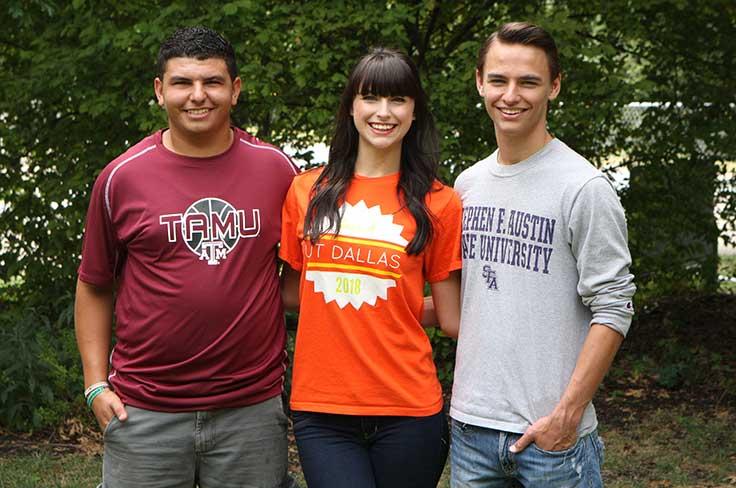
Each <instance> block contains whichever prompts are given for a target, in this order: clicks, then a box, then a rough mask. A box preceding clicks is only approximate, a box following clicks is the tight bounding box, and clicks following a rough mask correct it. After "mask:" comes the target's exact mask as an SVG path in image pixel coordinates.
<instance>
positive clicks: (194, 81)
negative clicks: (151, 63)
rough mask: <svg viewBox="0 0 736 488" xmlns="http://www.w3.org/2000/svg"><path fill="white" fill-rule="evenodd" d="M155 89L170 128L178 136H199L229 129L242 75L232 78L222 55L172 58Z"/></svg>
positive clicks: (155, 82)
mask: <svg viewBox="0 0 736 488" xmlns="http://www.w3.org/2000/svg"><path fill="white" fill-rule="evenodd" d="M154 90H155V92H156V98H157V99H158V104H159V105H161V106H162V107H163V108H165V109H166V113H167V115H168V117H169V129H171V130H172V132H176V134H177V135H178V136H179V137H182V138H193V139H199V138H201V136H203V135H216V134H218V133H219V132H220V131H226V130H229V128H230V108H231V107H234V106H235V104H236V103H237V102H238V96H239V95H240V78H239V77H238V78H235V79H234V80H231V79H230V75H229V73H228V71H227V65H226V64H225V61H224V60H223V59H219V58H208V59H195V58H171V59H169V60H168V61H167V63H166V71H165V72H164V75H163V80H162V79H160V78H156V79H155V80H154Z"/></svg>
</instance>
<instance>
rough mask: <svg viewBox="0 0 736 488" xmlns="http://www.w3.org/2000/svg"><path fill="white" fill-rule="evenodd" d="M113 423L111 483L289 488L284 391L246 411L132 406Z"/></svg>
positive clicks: (114, 486) (106, 483)
mask: <svg viewBox="0 0 736 488" xmlns="http://www.w3.org/2000/svg"><path fill="white" fill-rule="evenodd" d="M125 409H126V410H127V412H128V419H127V420H126V421H125V422H120V421H118V420H117V418H113V419H112V421H111V422H110V423H109V424H108V426H107V427H106V428H105V433H104V440H105V452H104V455H103V460H102V477H103V483H102V487H104V488H164V487H167V488H192V487H194V486H199V487H200V488H215V487H216V488H235V487H238V488H246V487H247V488H282V487H286V486H289V485H290V483H291V479H290V478H289V477H288V476H287V440H286V426H287V418H286V415H285V414H284V410H283V406H282V401H281V396H276V397H274V398H271V399H269V400H266V401H264V402H262V403H258V404H256V405H250V406H247V407H242V408H232V409H220V410H213V411H202V412H181V413H166V412H153V411H150V410H144V409H140V408H135V407H131V406H126V407H125Z"/></svg>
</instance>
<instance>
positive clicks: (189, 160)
mask: <svg viewBox="0 0 736 488" xmlns="http://www.w3.org/2000/svg"><path fill="white" fill-rule="evenodd" d="M230 128H231V129H232V131H233V140H232V142H231V143H230V146H229V147H228V148H227V149H225V150H224V151H223V152H221V153H220V154H215V155H213V156H203V157H195V156H186V155H184V154H179V153H176V152H174V151H172V150H171V149H169V148H167V147H166V146H165V145H164V141H163V135H164V131H166V130H168V129H160V130H158V131H156V133H155V140H154V142H155V143H156V147H157V148H158V149H159V150H160V151H161V152H163V153H164V154H166V155H167V156H168V157H170V158H171V159H174V160H176V161H177V162H179V163H183V164H186V165H187V166H194V167H206V166H207V163H212V162H214V161H217V160H219V159H221V158H223V157H227V156H228V154H230V153H231V152H233V151H234V150H235V148H236V147H237V146H238V144H240V138H241V137H242V134H241V133H240V132H239V130H238V128H237V127H234V126H231V127H230Z"/></svg>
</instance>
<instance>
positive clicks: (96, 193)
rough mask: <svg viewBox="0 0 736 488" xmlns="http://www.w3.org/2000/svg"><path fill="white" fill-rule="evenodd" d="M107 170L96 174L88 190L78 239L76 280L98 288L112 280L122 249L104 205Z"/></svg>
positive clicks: (106, 207)
mask: <svg viewBox="0 0 736 488" xmlns="http://www.w3.org/2000/svg"><path fill="white" fill-rule="evenodd" d="M108 169H109V168H108ZM108 169H106V170H105V171H103V172H102V173H101V174H100V176H99V177H98V178H97V181H95V184H94V186H93V187H92V195H91V198H90V202H89V208H88V209H87V220H86V224H85V228H84V238H83V240H82V261H81V263H80V265H79V269H78V274H79V279H80V280H82V281H84V282H85V283H90V284H92V285H98V286H105V285H109V284H111V283H112V282H113V281H114V280H115V272H116V269H117V268H119V265H120V262H121V258H122V257H123V256H124V248H123V247H122V245H121V244H120V242H119V240H118V239H117V237H116V234H115V230H114V227H113V224H112V221H111V217H110V213H109V212H108V206H107V205H106V203H105V202H106V200H105V193H106V192H105V187H106V185H107V182H108V177H109V171H108Z"/></svg>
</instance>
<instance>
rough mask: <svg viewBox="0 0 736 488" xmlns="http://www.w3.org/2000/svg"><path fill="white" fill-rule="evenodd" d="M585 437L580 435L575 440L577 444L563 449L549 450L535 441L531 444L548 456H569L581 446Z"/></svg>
mask: <svg viewBox="0 0 736 488" xmlns="http://www.w3.org/2000/svg"><path fill="white" fill-rule="evenodd" d="M583 439H584V437H578V439H577V440H576V441H575V444H573V445H572V446H570V447H568V448H567V449H563V450H561V451H548V450H547V449H542V448H541V447H539V446H538V445H537V444H536V443H534V442H532V444H531V446H532V447H533V448H534V450H535V451H537V452H540V453H542V454H546V455H547V456H567V455H569V454H572V453H573V452H575V451H576V450H577V449H578V448H579V447H580V445H581V444H582V442H583Z"/></svg>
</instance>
